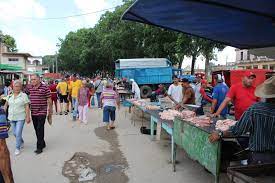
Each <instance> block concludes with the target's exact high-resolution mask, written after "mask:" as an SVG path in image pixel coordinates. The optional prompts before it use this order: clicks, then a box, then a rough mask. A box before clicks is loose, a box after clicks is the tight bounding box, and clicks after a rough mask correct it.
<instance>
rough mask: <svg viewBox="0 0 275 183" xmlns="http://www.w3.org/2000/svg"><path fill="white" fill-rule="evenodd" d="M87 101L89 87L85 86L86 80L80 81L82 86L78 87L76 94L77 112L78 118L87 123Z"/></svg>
mask: <svg viewBox="0 0 275 183" xmlns="http://www.w3.org/2000/svg"><path fill="white" fill-rule="evenodd" d="M88 101H89V88H87V81H86V80H83V81H82V87H81V88H80V89H79V95H78V112H79V120H80V122H83V123H85V124H87V122H88V121H87V112H88Z"/></svg>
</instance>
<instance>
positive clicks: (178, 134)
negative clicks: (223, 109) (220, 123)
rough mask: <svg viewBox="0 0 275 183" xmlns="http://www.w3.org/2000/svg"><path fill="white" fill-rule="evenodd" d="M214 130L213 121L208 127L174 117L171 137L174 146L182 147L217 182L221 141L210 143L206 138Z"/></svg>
mask: <svg viewBox="0 0 275 183" xmlns="http://www.w3.org/2000/svg"><path fill="white" fill-rule="evenodd" d="M214 130H215V123H213V124H212V125H211V126H210V127H198V126H195V124H193V123H191V122H188V121H185V120H183V119H180V118H177V117H176V118H175V120H174V128H173V137H174V143H175V145H174V147H180V148H183V149H184V150H185V152H186V153H187V154H188V156H189V157H190V158H191V159H193V160H195V161H197V162H199V163H200V164H201V165H202V166H204V167H205V168H206V169H207V170H208V171H209V172H211V173H212V174H213V175H214V176H215V182H216V183H217V182H219V175H220V165H221V141H218V142H216V143H210V142H209V140H208V136H209V135H210V134H211V133H212V132H213V131H214ZM173 152H174V153H173V155H174V157H173V160H175V159H176V153H175V152H176V151H175V150H173ZM173 163H175V161H174V162H173ZM174 166H175V165H174Z"/></svg>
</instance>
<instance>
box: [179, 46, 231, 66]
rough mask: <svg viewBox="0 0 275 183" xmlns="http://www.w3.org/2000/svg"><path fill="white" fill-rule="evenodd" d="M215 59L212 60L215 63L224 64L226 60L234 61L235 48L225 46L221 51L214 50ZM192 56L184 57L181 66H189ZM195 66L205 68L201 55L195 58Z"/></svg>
mask: <svg viewBox="0 0 275 183" xmlns="http://www.w3.org/2000/svg"><path fill="white" fill-rule="evenodd" d="M216 54H217V60H216V61H213V62H214V63H215V64H216V65H218V64H220V65H225V64H226V62H235V60H236V52H235V48H233V47H230V46H227V47H225V48H224V49H223V51H220V52H216ZM191 63H192V58H190V57H185V58H184V60H183V62H182V68H185V67H187V66H191ZM195 68H196V69H197V68H199V69H204V68H205V59H204V57H203V56H199V57H198V58H197V60H196V65H195Z"/></svg>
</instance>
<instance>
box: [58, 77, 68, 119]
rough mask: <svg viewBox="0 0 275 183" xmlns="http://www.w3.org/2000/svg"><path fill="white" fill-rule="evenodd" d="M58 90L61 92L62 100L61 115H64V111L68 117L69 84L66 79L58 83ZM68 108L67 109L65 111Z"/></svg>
mask: <svg viewBox="0 0 275 183" xmlns="http://www.w3.org/2000/svg"><path fill="white" fill-rule="evenodd" d="M56 90H57V91H58V92H59V100H60V115H62V114H63V112H62V111H63V110H64V114H65V115H67V114H68V110H69V108H68V105H67V103H68V84H67V82H66V81H65V78H62V80H61V81H60V82H59V83H58V85H57V86H56ZM64 108H66V109H64Z"/></svg>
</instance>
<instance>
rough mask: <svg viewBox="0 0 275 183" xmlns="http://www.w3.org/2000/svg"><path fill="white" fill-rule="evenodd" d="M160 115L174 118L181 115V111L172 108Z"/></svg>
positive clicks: (170, 118) (163, 117) (164, 117)
mask: <svg viewBox="0 0 275 183" xmlns="http://www.w3.org/2000/svg"><path fill="white" fill-rule="evenodd" d="M159 115H160V118H161V119H164V120H174V119H175V117H176V116H180V117H181V113H180V112H179V111H176V110H172V109H169V110H165V111H163V112H160V113H159Z"/></svg>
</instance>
